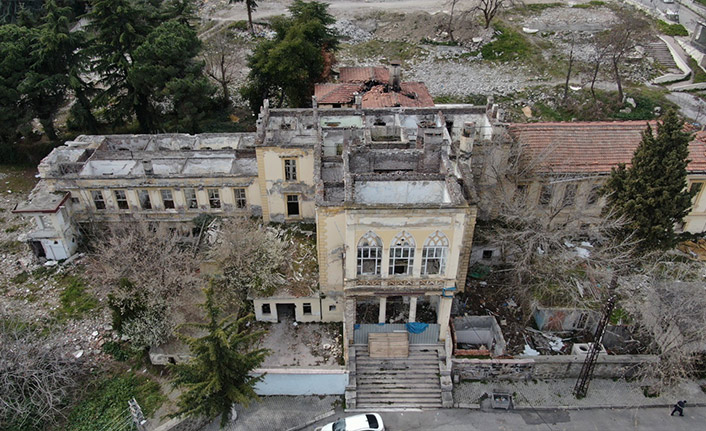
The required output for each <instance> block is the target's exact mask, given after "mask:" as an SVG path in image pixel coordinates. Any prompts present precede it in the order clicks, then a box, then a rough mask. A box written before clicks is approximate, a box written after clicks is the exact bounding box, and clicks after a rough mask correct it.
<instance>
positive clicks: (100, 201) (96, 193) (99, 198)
mask: <svg viewBox="0 0 706 431" xmlns="http://www.w3.org/2000/svg"><path fill="white" fill-rule="evenodd" d="M91 197H92V198H93V204H94V205H95V206H96V209H97V210H104V209H105V199H104V198H103V192H102V191H100V190H91Z"/></svg>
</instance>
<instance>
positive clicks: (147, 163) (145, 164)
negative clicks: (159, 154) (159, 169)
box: [142, 160, 154, 176]
mask: <svg viewBox="0 0 706 431" xmlns="http://www.w3.org/2000/svg"><path fill="white" fill-rule="evenodd" d="M142 169H143V170H144V171H145V175H148V176H150V175H152V174H154V169H152V160H143V161H142Z"/></svg>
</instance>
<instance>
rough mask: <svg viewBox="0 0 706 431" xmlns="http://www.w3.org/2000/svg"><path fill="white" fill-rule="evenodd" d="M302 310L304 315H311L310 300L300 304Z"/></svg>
mask: <svg viewBox="0 0 706 431" xmlns="http://www.w3.org/2000/svg"><path fill="white" fill-rule="evenodd" d="M302 312H303V313H304V315H305V316H309V315H311V303H310V302H305V303H304V304H303V305H302Z"/></svg>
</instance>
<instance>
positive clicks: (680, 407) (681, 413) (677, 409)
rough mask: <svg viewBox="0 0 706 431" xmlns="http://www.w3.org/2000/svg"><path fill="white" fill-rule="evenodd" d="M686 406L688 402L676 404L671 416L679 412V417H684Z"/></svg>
mask: <svg viewBox="0 0 706 431" xmlns="http://www.w3.org/2000/svg"><path fill="white" fill-rule="evenodd" d="M684 406H686V400H684V401H677V403H676V404H674V410H672V413H671V414H670V415H669V416H674V413H677V412H679V416H684Z"/></svg>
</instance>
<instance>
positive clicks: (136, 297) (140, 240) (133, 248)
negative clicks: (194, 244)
mask: <svg viewBox="0 0 706 431" xmlns="http://www.w3.org/2000/svg"><path fill="white" fill-rule="evenodd" d="M93 247H94V251H93V253H92V254H91V256H90V263H89V265H87V268H88V273H89V276H90V277H91V278H92V280H93V284H94V285H95V286H97V287H98V288H99V289H100V290H101V292H102V293H103V294H104V295H105V296H107V297H108V299H109V305H110V306H111V308H112V309H113V312H114V316H113V317H114V319H113V320H114V323H116V324H117V326H118V327H117V328H115V329H116V330H118V331H119V332H120V333H122V334H123V335H127V336H128V337H130V339H131V343H132V344H133V346H134V347H137V348H145V347H149V346H150V345H155V344H159V343H162V342H164V341H166V340H167V339H168V338H169V337H170V336H171V335H172V332H173V329H174V328H175V326H176V325H177V324H179V323H183V321H184V320H185V317H184V316H183V312H182V311H183V310H182V309H181V308H180V307H182V306H183V305H184V306H185V305H186V304H189V303H191V302H193V301H189V300H188V298H190V297H192V296H193V298H197V297H200V292H201V289H200V283H201V280H200V279H199V277H198V269H199V262H198V260H197V259H196V258H195V257H194V254H193V252H192V251H191V250H190V249H189V248H188V247H186V246H185V243H184V237H183V236H182V235H181V234H179V233H178V232H177V231H176V230H171V229H169V227H168V226H166V225H164V224H156V223H155V224H148V223H144V222H135V223H130V224H123V225H114V226H111V228H110V229H109V230H108V231H107V232H106V233H105V234H103V235H101V236H99V238H98V239H97V240H96V241H95V243H94V245H93Z"/></svg>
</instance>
